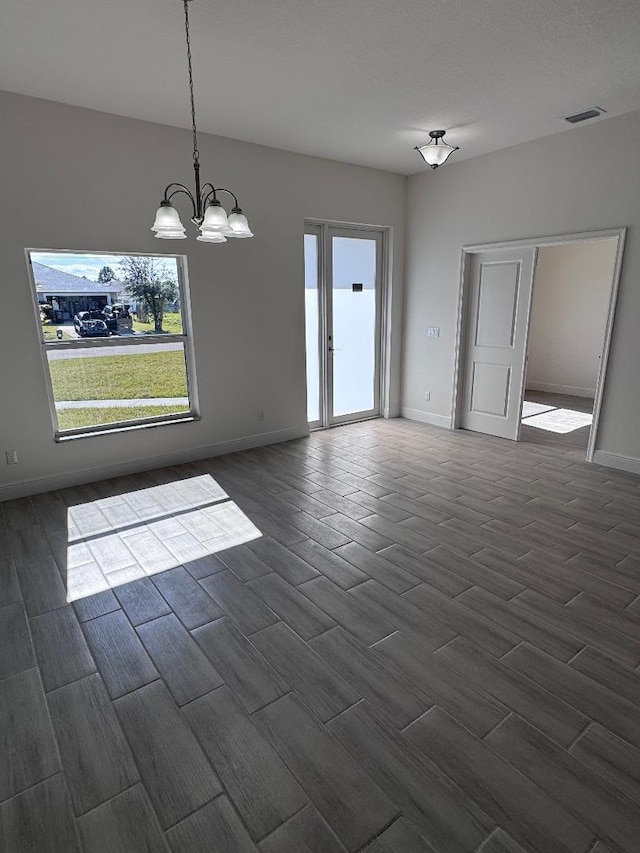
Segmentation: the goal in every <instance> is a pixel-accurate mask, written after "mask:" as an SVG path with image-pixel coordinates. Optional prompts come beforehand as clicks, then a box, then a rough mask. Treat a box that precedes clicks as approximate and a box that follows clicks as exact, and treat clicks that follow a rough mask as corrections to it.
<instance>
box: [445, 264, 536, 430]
mask: <svg viewBox="0 0 640 853" xmlns="http://www.w3.org/2000/svg"><path fill="white" fill-rule="evenodd" d="M536 253H537V250H536V249H517V250H516V249H514V250H495V251H491V252H482V253H478V254H475V255H473V257H472V259H471V264H470V271H469V275H470V281H469V302H468V312H467V317H468V320H467V334H466V341H467V344H466V359H465V382H464V393H463V403H462V416H461V426H462V428H463V429H470V430H475V431H476V432H484V433H488V434H490V435H497V436H500V437H502V438H511V439H514V440H517V439H518V436H519V432H520V409H521V404H522V390H523V383H524V372H525V361H526V351H527V333H528V324H529V311H530V305H531V292H532V287H533V274H534V269H535V261H536Z"/></svg>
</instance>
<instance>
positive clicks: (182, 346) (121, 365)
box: [27, 249, 198, 439]
mask: <svg viewBox="0 0 640 853" xmlns="http://www.w3.org/2000/svg"><path fill="white" fill-rule="evenodd" d="M27 260H28V266H29V271H30V278H31V288H32V293H33V298H34V306H35V309H36V322H37V324H38V333H39V335H40V341H41V345H42V348H43V358H44V363H45V369H46V375H47V378H48V386H49V397H50V402H51V412H52V418H53V425H54V431H55V437H56V439H65V438H70V437H73V436H78V435H85V434H91V433H94V434H95V433H96V432H104V431H111V430H114V429H129V428H133V427H140V426H150V425H155V424H159V423H167V422H172V421H176V420H179V421H181V420H188V419H190V420H192V419H194V418H197V416H198V414H197V400H196V394H195V376H194V369H193V357H192V348H191V329H190V313H189V302H188V293H187V286H186V276H185V261H184V258H182V257H180V256H176V255H163V256H158V255H127V256H123V255H114V254H106V253H95V252H94V253H90V252H67V251H65V252H61V251H44V250H36V249H28V250H27Z"/></svg>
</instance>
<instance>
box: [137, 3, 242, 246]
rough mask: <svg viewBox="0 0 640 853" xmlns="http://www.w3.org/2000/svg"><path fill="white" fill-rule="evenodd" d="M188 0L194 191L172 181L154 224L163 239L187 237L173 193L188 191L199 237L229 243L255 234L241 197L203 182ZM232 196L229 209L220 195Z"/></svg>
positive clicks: (185, 192)
mask: <svg viewBox="0 0 640 853" xmlns="http://www.w3.org/2000/svg"><path fill="white" fill-rule="evenodd" d="M189 2H190V0H183V5H184V31H185V37H186V42H187V66H188V69H189V95H190V98H191V129H192V131H193V171H194V174H195V193H193V192H191V190H190V189H189V188H188V187H185V185H184V184H169V186H168V187H167V188H166V189H165V191H164V198H163V199H162V201H161V202H160V207H159V208H158V210H157V211H156V219H155V222H154V223H153V226H152V228H151V230H152V231H154V232H155V236H156V237H158V238H159V239H160V240H185V239H186V237H187V235H186V232H185V228H184V226H183V224H182V222H181V221H180V216H179V214H178V211H177V210H176V209H175V207H174V206H173V201H172V199H173V197H174V196H176V195H180V194H182V195H186V196H187V197H188V198H189V201H190V202H191V207H192V212H193V216H192V217H191V221H192V222H193V223H194V224H195V225H197V226H198V227H199V229H200V234H198V237H197V239H198V240H201V241H202V242H203V243H226V242H227V237H253V234H252V233H251V229H250V228H249V223H248V222H247V217H246V216H245V215H244V213H243V212H242V210H241V208H240V205H239V204H238V199H237V198H236V196H235V195H234V193H232V192H231V190H225V189H222V188H219V187H214V186H213V184H210V183H206V184H203V185H202V186H201V185H200V152H199V151H198V130H197V128H196V107H195V101H194V97H193V69H192V67H191V37H190V34H189ZM222 193H224V194H225V195H229V196H231V198H232V199H233V202H234V207H233V208H232V210H231V213H230V214H229V215H228V216H227V212H226V210H225V209H224V207H223V206H222V204H221V203H220V199H219V198H218V196H219V195H221V194H222Z"/></svg>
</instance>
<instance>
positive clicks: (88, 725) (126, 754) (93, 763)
mask: <svg viewBox="0 0 640 853" xmlns="http://www.w3.org/2000/svg"><path fill="white" fill-rule="evenodd" d="M48 703H49V709H50V711H51V718H52V721H53V727H54V730H55V733H56V737H57V739H58V745H59V747H60V755H61V758H62V766H63V769H64V772H65V775H66V778H67V781H68V784H69V792H70V794H71V800H72V802H73V807H74V811H75V814H76V815H80V814H83V813H84V812H87V811H89V809H92V808H94V807H95V806H98V805H100V804H101V803H104V802H105V801H106V800H108V799H110V798H111V797H113V796H115V795H116V794H119V793H121V792H122V791H124V790H125V789H126V788H129V787H131V785H133V784H135V783H136V782H137V781H138V772H137V770H136V768H135V765H134V763H133V758H132V756H131V751H130V750H129V746H128V744H127V742H126V740H125V739H124V735H123V734H122V730H121V728H120V724H119V723H118V719H117V717H116V715H115V712H114V710H113V707H112V705H111V702H110V701H109V698H108V696H107V693H106V690H105V689H104V686H103V684H102V679H101V678H100V676H99V675H97V674H95V675H89V676H87V677H86V678H83V679H81V680H80V681H74V682H73V683H72V684H67V685H66V686H65V687H60V688H59V689H58V690H54V691H53V692H52V693H50V694H49V696H48Z"/></svg>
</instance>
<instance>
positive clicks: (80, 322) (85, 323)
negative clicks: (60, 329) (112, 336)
mask: <svg viewBox="0 0 640 853" xmlns="http://www.w3.org/2000/svg"><path fill="white" fill-rule="evenodd" d="M93 314H98V315H100V312H98V311H94V312H91V311H79V312H78V313H77V314H76V316H75V317H74V318H73V325H74V326H75V330H76V332H77V333H78V334H79V335H80V337H81V338H108V337H109V329H108V328H107V324H106V323H105V321H104V320H103V319H101V318H100V316H98V317H93V316H92V315H93Z"/></svg>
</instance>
